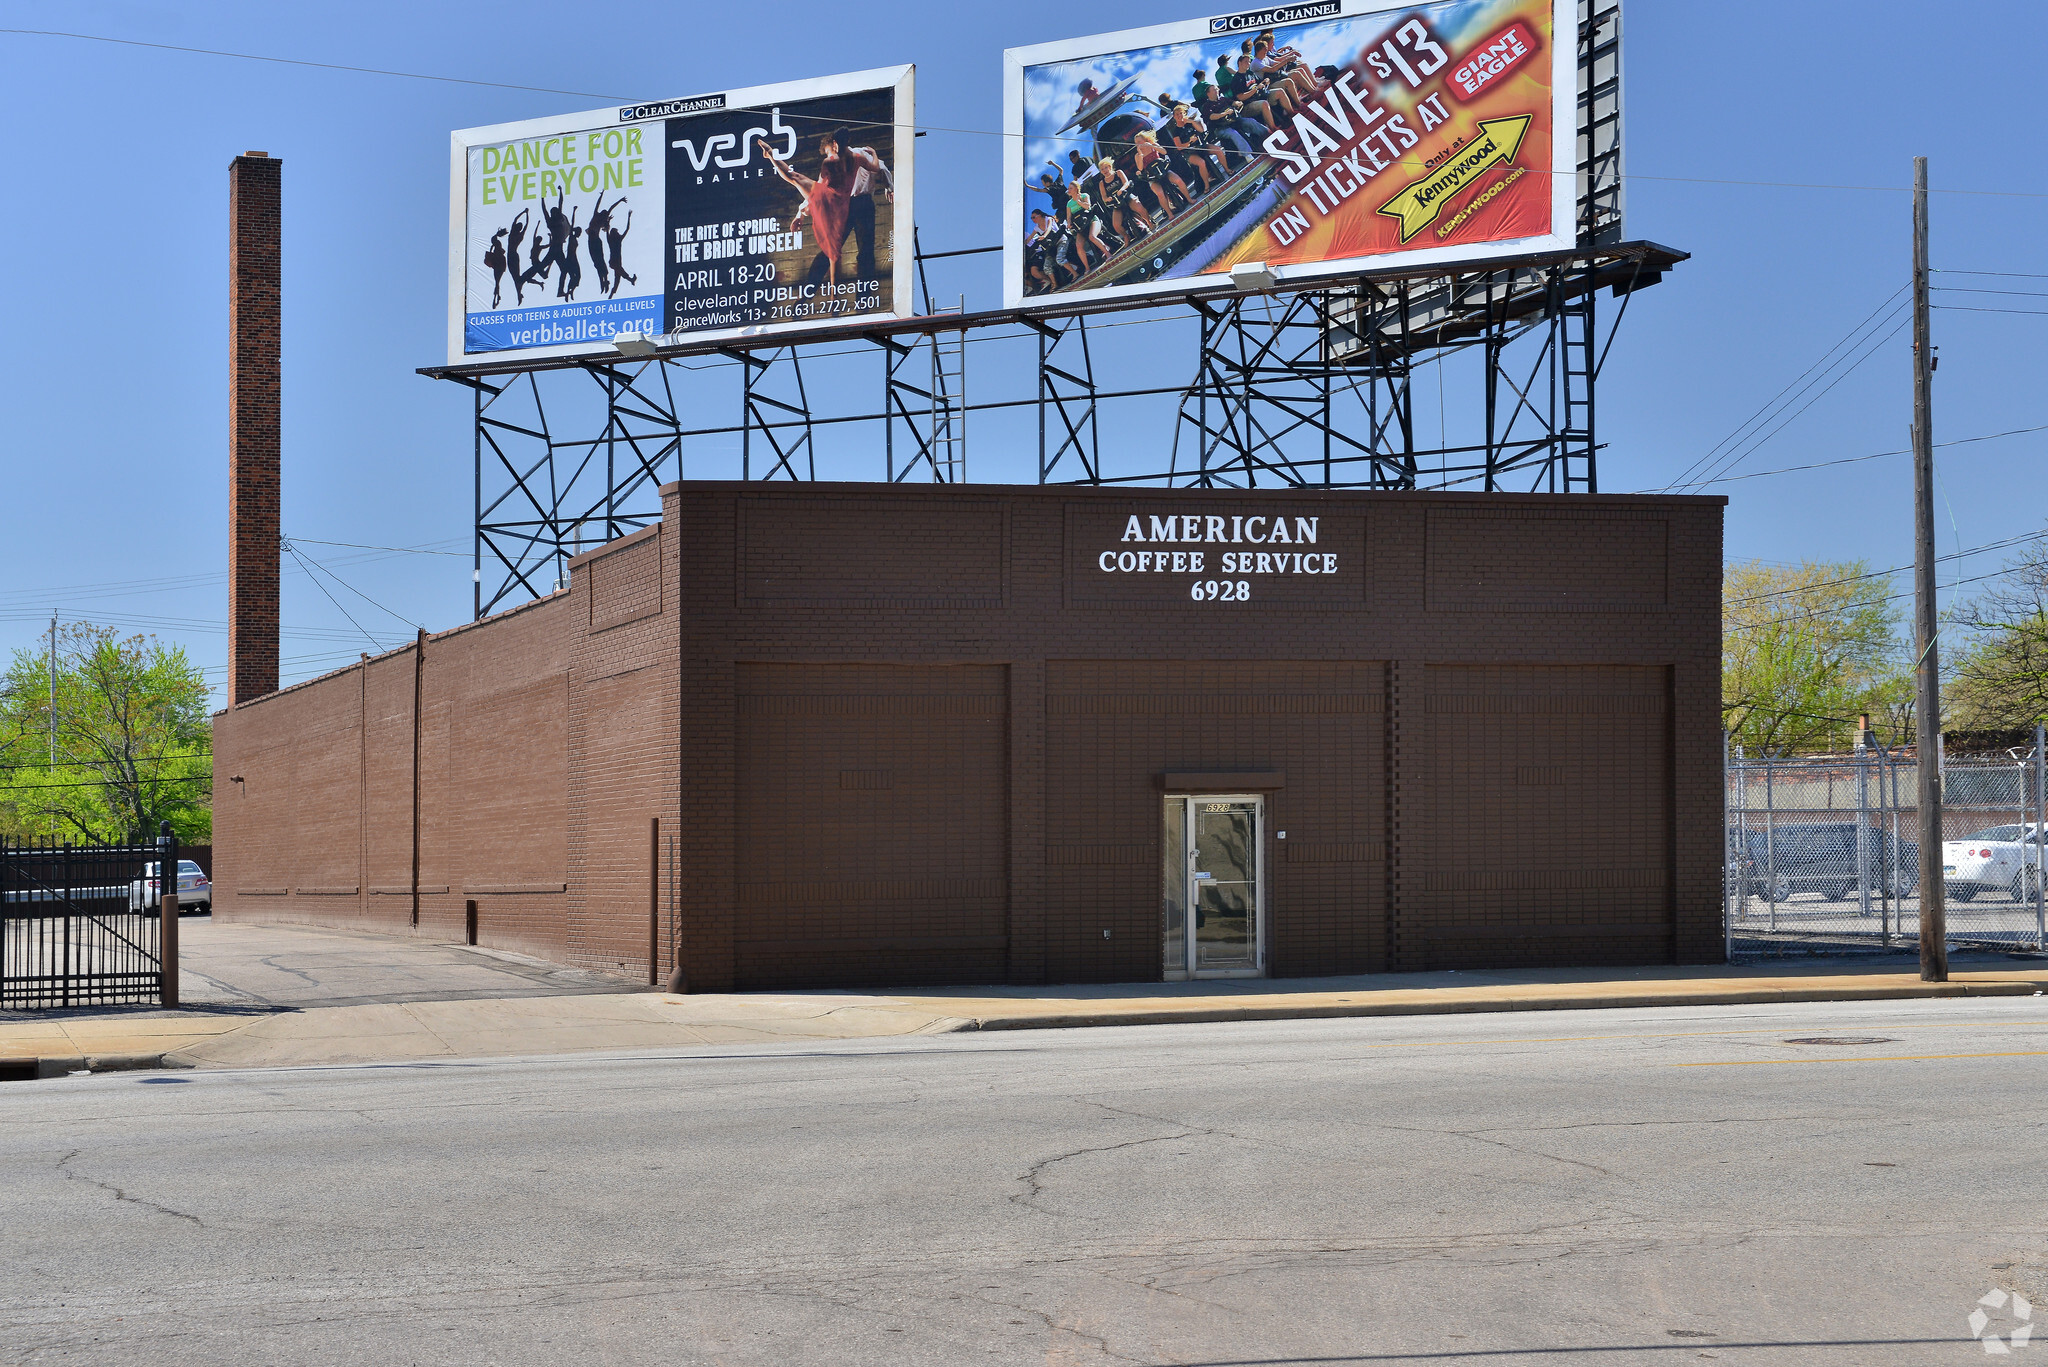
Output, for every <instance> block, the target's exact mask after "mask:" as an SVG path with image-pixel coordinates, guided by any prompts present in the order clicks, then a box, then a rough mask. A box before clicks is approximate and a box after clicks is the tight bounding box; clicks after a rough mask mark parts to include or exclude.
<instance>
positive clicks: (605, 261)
mask: <svg viewBox="0 0 2048 1367" xmlns="http://www.w3.org/2000/svg"><path fill="white" fill-rule="evenodd" d="M911 87H912V68H910V67H908V66H902V67H889V68H884V69H882V70H878V71H862V72H855V73H851V74H848V75H842V76H829V77H824V78H822V79H819V80H811V81H792V82H788V83H786V84H782V85H768V86H755V87H752V88H749V89H745V90H729V91H722V92H719V93H716V94H710V95H698V96H694V97H692V98H689V99H682V100H666V101H658V102H654V103H648V104H633V105H624V106H620V107H618V108H614V109H600V110H596V111H593V112H591V113H586V114H563V115H557V116H555V117H553V118H546V119H529V120H526V121H524V122H521V123H507V124H498V125H495V126H493V127H489V128H467V129H462V130H460V131H458V132H456V133H455V134H454V135H453V139H452V143H453V145H452V149H451V162H450V168H449V227H450V240H449V258H448V277H449V278H448V360H449V363H450V364H451V365H459V364H462V363H464V362H471V363H474V362H477V361H480V360H490V359H507V358H511V357H518V358H520V359H539V358H544V357H550V356H578V355H593V354H610V355H616V354H617V352H616V350H615V349H614V347H613V339H614V338H615V337H617V335H618V334H619V333H622V332H631V333H640V334H643V335H647V336H665V337H666V338H667V339H668V340H670V341H681V340H683V339H684V338H689V339H691V340H697V339H707V340H708V339H716V338H730V337H746V336H757V335H760V334H763V333H775V332H784V331H802V330H804V329H806V328H815V327H819V326H822V325H827V324H831V323H840V322H845V321H848V320H850V319H855V318H863V317H877V316H880V317H893V316H897V315H900V314H904V313H908V312H909V311H910V306H911V268H912V264H913V263H912V260H911V256H912V253H911V250H910V243H911V223H912V219H911V151H912V147H913V137H912V122H913V119H914V116H915V111H914V109H913V101H912V89H911Z"/></svg>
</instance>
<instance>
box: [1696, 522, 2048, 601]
mask: <svg viewBox="0 0 2048 1367" xmlns="http://www.w3.org/2000/svg"><path fill="white" fill-rule="evenodd" d="M2041 540H2048V532H2028V533H2026V534H2025V535H2023V536H2009V537H2007V538H2006V539H2005V540H2003V541H1988V542H1986V543H1985V544H1983V545H1982V546H1972V547H1970V548H1969V549H1968V550H1964V551H1955V552H1953V553H1951V554H1949V555H1938V556H1936V557H1935V560H1936V561H1937V562H1940V561H1946V560H1963V559H1967V558H1968V557H1970V556H1973V555H1982V554H1984V553H1985V552H1986V551H2002V550H2005V549H2007V548H2009V547H2012V546H2018V545H2022V544H2024V543H2026V542H2029V541H2041ZM1912 568H1913V567H1912V566H1911V565H1894V566H1892V567H1891V568H1890V569H1888V570H1872V571H1870V573H1868V574H1851V575H1846V576H1844V577H1842V578H1840V579H1817V580H1815V581H1814V582H1813V583H1811V584H1799V585H1796V586H1794V587H1792V588H1789V589H1772V590H1771V591H1770V592H1768V593H1752V594H1750V595H1749V596H1748V597H1746V598H1731V599H1729V600H1728V601H1727V602H1726V603H1724V604H1723V605H1722V606H1723V607H1739V606H1741V605H1742V604H1744V603H1761V602H1762V601H1763V600H1764V599H1766V598H1782V597H1784V596H1785V595H1786V594H1789V593H1808V592H1811V591H1812V590H1814V589H1824V588H1828V587H1830V586H1831V585H1834V584H1855V583H1860V582H1861V581H1863V580H1865V579H1882V578H1885V577H1886V576H1888V575H1894V574H1898V573H1901V572H1902V571H1905V570H1910V569H1912ZM2003 573H2004V571H2003V570H1999V571H1996V574H2003ZM1977 577H1978V578H1979V579H1990V578H1994V577H1995V574H1985V575H1979V576H1977ZM1955 582H1957V583H1958V584H1961V583H1966V582H1968V583H1974V582H1975V581H1974V580H1961V579H1958V580H1956V581H1955Z"/></svg>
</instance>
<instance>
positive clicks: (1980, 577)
mask: <svg viewBox="0 0 2048 1367" xmlns="http://www.w3.org/2000/svg"><path fill="white" fill-rule="evenodd" d="M1938 558H1939V559H1942V560H1953V559H1955V558H1956V557H1954V556H1949V555H1944V556H1940V557H1938ZM1900 568H1901V569H1910V568H1912V567H1911V566H1910V565H1907V566H1901V567H1900ZM1884 573H1887V574H1895V573H1897V570H1887V571H1884ZM2005 573H2006V572H2005V571H2004V570H1991V571H1989V572H1987V573H1984V574H1973V575H1971V576H1970V577H1969V578H1968V579H1952V580H1950V581H1949V583H1948V585H1947V587H1949V588H1958V587H1960V586H1961V585H1964V584H1977V583H1982V582H1983V581H1984V580H1986V579H1997V578H1999V577H2000V576H2002V575H2003V574H2005ZM1860 577H1862V578H1865V579H1874V578H1876V577H1877V576H1876V575H1863V576H1860ZM1830 582H1833V583H1843V584H1846V583H1849V582H1851V581H1849V580H1846V579H1841V580H1832V581H1830ZM1809 587H1811V588H1819V587H1821V586H1820V585H1818V584H1814V585H1809ZM1789 592H1794V593H1796V592H1798V590H1796V589H1793V590H1789ZM1765 596H1766V597H1768V596H1770V595H1765ZM1912 596H1913V590H1912V589H1907V590H1906V591H1905V592H1903V593H1890V594H1886V595H1885V596H1884V597H1882V598H1876V599H1872V600H1871V603H1872V604H1875V603H1892V602H1896V601H1898V600H1899V599H1901V598H1911V597H1912ZM1737 601H1741V602H1750V601H1754V600H1751V599H1740V600H1737ZM1866 606H1867V605H1866ZM1823 615H1825V614H1824V613H1822V612H1820V611H1817V610H1812V609H1809V610H1805V611H1801V612H1790V613H1787V614H1785V615H1784V616H1783V617H1766V618H1764V619H1763V620H1762V621H1759V622H1736V623H1734V624H1733V625H1730V624H1728V623H1726V622H1724V623H1723V624H1722V626H1721V631H1722V633H1723V634H1724V635H1725V634H1726V633H1728V632H1731V631H1763V630H1765V629H1767V628H1769V627H1775V626H1783V625H1784V624H1785V623H1787V622H1800V621H1811V620H1812V619H1814V618H1816V617H1820V616H1823Z"/></svg>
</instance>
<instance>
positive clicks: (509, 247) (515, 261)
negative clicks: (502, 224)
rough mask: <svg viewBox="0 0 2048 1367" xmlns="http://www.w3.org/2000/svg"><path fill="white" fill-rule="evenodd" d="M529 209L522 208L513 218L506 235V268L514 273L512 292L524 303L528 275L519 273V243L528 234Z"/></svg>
mask: <svg viewBox="0 0 2048 1367" xmlns="http://www.w3.org/2000/svg"><path fill="white" fill-rule="evenodd" d="M527 212H528V211H527V210H525V209H521V210H520V211H519V217H517V218H515V219H513V220H512V227H511V229H510V231H508V232H507V234H506V236H505V269H506V270H508V271H510V272H511V273H512V294H513V296H514V297H515V298H516V299H518V301H519V302H520V303H521V304H522V305H523V304H525V302H526V277H524V276H523V275H521V274H520V273H519V243H520V242H521V240H523V239H524V238H525V236H526V215H527Z"/></svg>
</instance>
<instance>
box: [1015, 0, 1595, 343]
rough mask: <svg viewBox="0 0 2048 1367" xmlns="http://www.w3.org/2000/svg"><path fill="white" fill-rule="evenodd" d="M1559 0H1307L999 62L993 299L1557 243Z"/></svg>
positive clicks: (1168, 287) (1562, 94)
mask: <svg viewBox="0 0 2048 1367" xmlns="http://www.w3.org/2000/svg"><path fill="white" fill-rule="evenodd" d="M1570 3H1571V0H1436V3H1419V4H1409V5H1405V6H1402V7H1401V8H1399V9H1387V8H1384V7H1378V8H1376V7H1375V6H1383V5H1384V0H1310V2H1309V3H1301V4H1291V5H1280V6H1274V7H1270V8H1266V9H1260V10H1246V11H1242V12H1239V13H1235V14H1225V15H1219V16H1216V17H1213V18H1208V19H1195V20H1188V21H1185V22H1181V23H1174V24H1163V25H1159V26H1157V27H1154V28H1147V29H1134V30H1130V31H1127V32H1124V33H1115V34H1106V35H1102V36H1099V37H1095V38H1081V39H1072V40H1068V41H1064V42H1057V43H1045V44H1040V45H1038V46H1035V47H1028V48H1013V49H1011V50H1010V51H1008V52H1007V53H1005V54H1004V57H1005V61H1004V86H1003V96H1004V131H1005V132H1006V133H1007V134H1008V136H1007V137H1006V138H1005V139H1004V144H1005V150H1006V154H1007V157H1008V162H1007V164H1006V166H1005V172H1006V174H1005V177H1004V182H1005V191H1006V205H1005V208H1006V212H1005V215H1004V224H1003V233H1004V242H1003V246H1004V291H1005V302H1006V304H1007V305H1008V306H1009V307H1012V308H1017V307H1027V308H1028V307H1030V306H1031V304H1032V303H1033V302H1034V301H1035V302H1043V303H1052V302H1055V301H1057V302H1059V303H1061V304H1067V303H1079V302H1085V301H1090V300H1110V299H1117V298H1124V297H1128V296H1131V295H1142V294H1170V293H1175V292H1180V291H1185V290H1188V289H1190V288H1199V287H1201V286H1204V285H1214V284H1216V283H1218V281H1219V279H1221V278H1226V277H1227V275H1228V273H1229V271H1230V269H1231V268H1232V267H1233V266H1237V265H1241V264H1244V263H1249V262H1260V263H1263V264H1264V265H1265V266H1266V267H1267V268H1269V269H1271V270H1272V271H1273V272H1274V273H1275V274H1276V275H1277V276H1278V278H1279V279H1280V280H1281V281H1283V282H1285V281H1288V280H1296V279H1302V280H1306V279H1312V278H1316V277H1322V276H1329V275H1343V274H1357V273H1360V272H1363V271H1368V270H1372V269H1375V268H1386V267H1399V266H1406V265H1423V264H1434V263H1439V262H1455V261H1468V260H1475V259H1480V258H1486V257H1499V256H1511V255H1515V254H1518V253H1521V252H1533V251H1546V250H1556V249H1561V248H1569V247H1571V246H1572V245H1573V244H1574V242H1575V240H1576V234H1575V231H1574V225H1573V212H1574V195H1575V193H1576V186H1575V176H1574V171H1575V167H1576V163H1575V160H1574V158H1573V142H1572V139H1573V128H1574V125H1573V110H1574V106H1575V103H1576V96H1577V76H1576V72H1577V67H1576V62H1575V58H1574V53H1573V49H1572V36H1571V27H1570V21H1569V15H1570V13H1571V11H1570V10H1569V9H1567V11H1566V13H1567V24H1566V28H1565V30H1564V34H1563V36H1562V38H1560V37H1559V33H1558V29H1557V17H1556V8H1557V6H1558V5H1559V4H1565V5H1569V4H1570Z"/></svg>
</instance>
